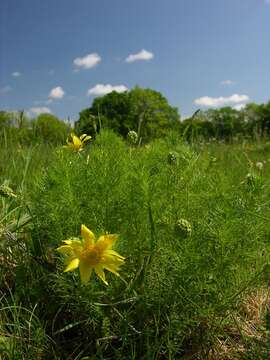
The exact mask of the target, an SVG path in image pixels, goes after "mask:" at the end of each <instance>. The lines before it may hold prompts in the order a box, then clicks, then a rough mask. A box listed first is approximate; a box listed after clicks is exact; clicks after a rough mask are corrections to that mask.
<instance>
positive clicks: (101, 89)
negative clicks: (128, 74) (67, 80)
mask: <svg viewBox="0 0 270 360" xmlns="http://www.w3.org/2000/svg"><path fill="white" fill-rule="evenodd" d="M127 90H128V88H127V87H126V86H125V85H115V86H113V85H111V84H106V85H105V84H97V85H95V86H94V87H92V88H90V89H89V90H88V91H87V95H88V96H91V95H94V96H95V95H96V96H100V95H106V94H108V93H110V92H112V91H116V92H118V93H121V92H124V91H127Z"/></svg>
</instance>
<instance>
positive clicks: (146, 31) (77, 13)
mask: <svg viewBox="0 0 270 360" xmlns="http://www.w3.org/2000/svg"><path fill="white" fill-rule="evenodd" d="M269 35H270V0H77V1H74V0H46V1H44V0H1V2H0V109H6V110H8V109H9V110H19V109H25V110H26V111H29V112H30V113H31V114H32V115H35V114H37V113H38V112H40V111H50V112H51V113H53V114H55V115H57V116H59V117H60V118H67V117H68V116H69V117H70V118H71V119H77V118H78V113H79V111H81V110H82V109H84V108H86V107H89V106H90V105H91V102H92V100H93V98H94V96H96V95H97V94H103V93H106V92H108V91H110V90H112V89H116V90H117V91H123V90H125V89H126V88H127V89H131V88H132V87H134V86H135V85H139V86H141V87H150V88H153V89H155V90H158V91H161V92H162V93H163V94H164V95H165V96H166V97H167V98H168V100H169V102H170V104H172V105H173V106H177V107H178V108H179V111H180V113H181V115H182V116H187V115H190V114H192V112H193V111H195V110H196V109H198V108H202V109H206V108H207V107H216V106H222V105H231V106H235V107H237V108H241V107H242V106H243V104H245V103H247V102H249V101H255V102H265V101H268V100H269V99H270V36H269Z"/></svg>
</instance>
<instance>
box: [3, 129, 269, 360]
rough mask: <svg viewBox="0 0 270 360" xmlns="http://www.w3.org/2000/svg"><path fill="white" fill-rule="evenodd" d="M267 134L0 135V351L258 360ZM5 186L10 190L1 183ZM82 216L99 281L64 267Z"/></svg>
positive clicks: (262, 336) (265, 337)
mask: <svg viewBox="0 0 270 360" xmlns="http://www.w3.org/2000/svg"><path fill="white" fill-rule="evenodd" d="M269 175H270V143H269V142H266V141H258V142H253V143H245V142H241V143H236V144H225V143H218V142H211V143H206V142H202V143H199V142H198V143H196V144H193V145H188V144H186V143H184V142H183V141H182V140H181V138H179V137H178V136H177V135H175V134H173V133H172V134H171V135H170V136H168V137H166V138H164V139H162V140H156V141H153V142H151V143H150V144H148V145H144V146H140V147H136V146H131V145H129V144H128V143H127V142H126V141H124V140H123V139H122V138H120V137H118V136H117V135H115V134H114V133H113V132H109V131H103V132H102V133H101V134H100V135H98V136H97V138H96V139H95V140H92V141H90V142H89V144H88V145H87V146H85V148H84V150H83V151H81V152H79V153H76V152H72V151H69V149H65V148H63V147H62V146H59V147H56V146H55V147H53V146H50V145H38V144H37V145H35V146H19V145H17V144H16V143H14V142H13V141H12V139H5V141H3V143H2V144H0V185H1V184H4V185H2V187H1V188H0V189H2V190H0V195H1V196H0V203H1V207H0V299H1V304H0V358H1V359H3V360H5V359H8V360H9V359H12V360H17V359H18V360H22V359H25V360H26V359H27V360H28V359H29V360H30V359H37V360H38V359H48V360H56V359H63V360H90V359H91V360H98V359H100V360H101V359H106V360H109V359H119V360H120V359H121V360H122V359H127V360H132V359H134V360H135V359H140V360H148V359H149V360H150V359H151V360H152V359H153V360H154V359H156V360H163V359H184V360H188V359H265V360H267V359H269V358H270V342H269V341H270V338H269V330H270V312H269V311H270V301H269V299H268V293H269V289H268V288H269V281H270V248H269V246H270V221H269V220H270V176H269ZM6 189H9V193H8V191H7V190H6ZM81 224H85V225H86V226H87V227H88V228H89V229H91V230H92V231H93V233H94V234H95V235H96V236H97V237H98V236H100V235H103V234H106V233H108V234H118V235H119V238H118V241H117V242H116V243H115V246H114V250H115V251H117V252H118V253H119V254H121V255H122V256H123V257H125V263H124V264H123V265H122V266H121V268H120V270H119V273H120V276H119V277H117V276H115V275H114V274H112V273H111V272H109V271H106V280H107V281H108V285H105V284H104V282H102V281H101V280H100V278H99V277H98V276H97V275H96V274H95V273H94V272H93V273H92V275H91V278H90V280H89V282H87V284H83V283H82V282H81V280H80V273H79V270H78V269H76V270H74V271H71V272H64V268H65V266H66V265H65V256H63V255H62V254H60V253H59V252H58V251H57V250H56V249H57V248H58V247H59V246H61V245H62V244H63V243H62V241H63V240H66V239H70V238H74V237H80V228H81Z"/></svg>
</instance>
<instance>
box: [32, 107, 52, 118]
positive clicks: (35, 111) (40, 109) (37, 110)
mask: <svg viewBox="0 0 270 360" xmlns="http://www.w3.org/2000/svg"><path fill="white" fill-rule="evenodd" d="M43 113H48V114H51V113H52V111H51V109H49V108H48V107H47V106H40V107H32V108H30V109H29V111H28V114H29V115H30V116H31V115H39V114H43Z"/></svg>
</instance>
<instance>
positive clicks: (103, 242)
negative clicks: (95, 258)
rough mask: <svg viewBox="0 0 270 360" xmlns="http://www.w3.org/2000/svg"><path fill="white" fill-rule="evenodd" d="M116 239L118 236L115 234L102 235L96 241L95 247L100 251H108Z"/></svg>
mask: <svg viewBox="0 0 270 360" xmlns="http://www.w3.org/2000/svg"><path fill="white" fill-rule="evenodd" d="M117 239H118V235H116V234H109V235H102V236H100V237H99V239H98V241H97V247H98V248H99V249H100V250H101V251H105V250H109V249H111V247H112V246H113V245H114V243H115V242H116V240H117Z"/></svg>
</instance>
